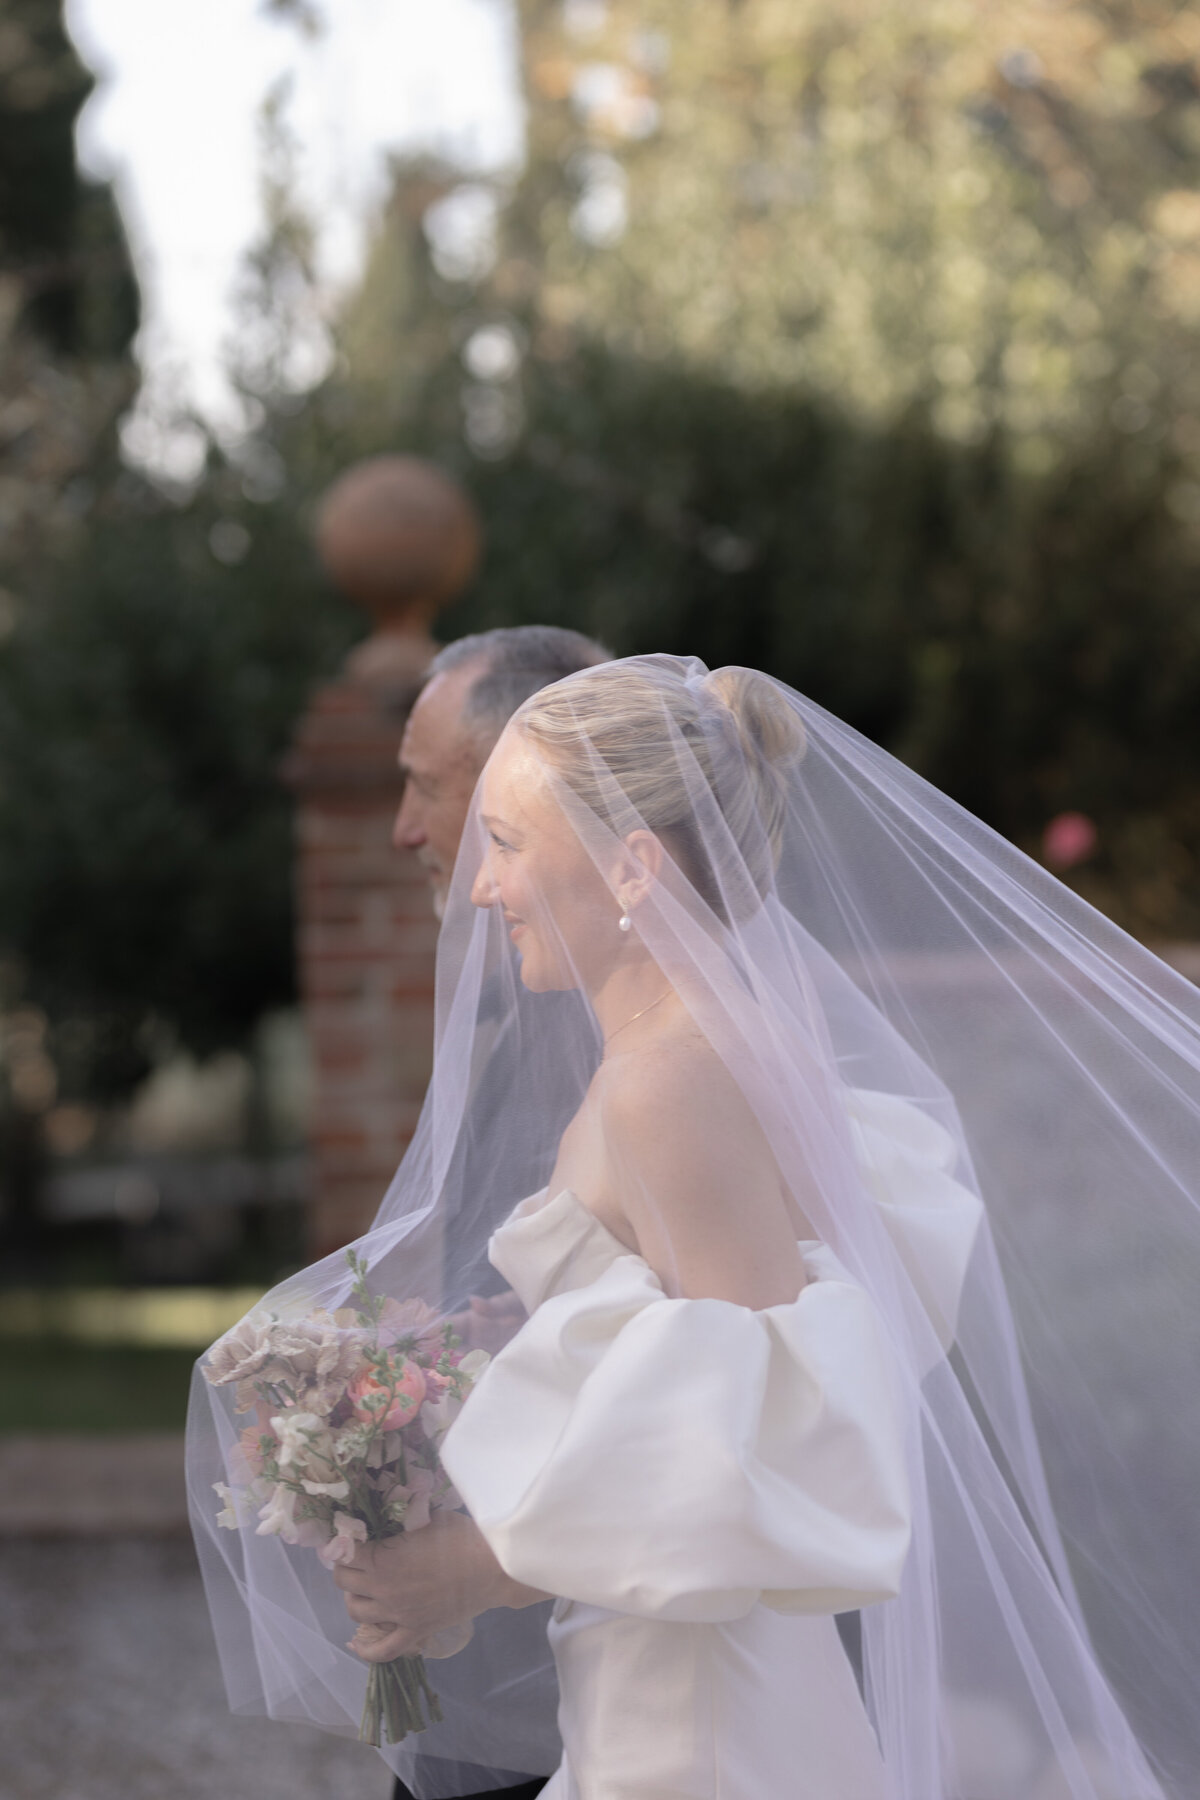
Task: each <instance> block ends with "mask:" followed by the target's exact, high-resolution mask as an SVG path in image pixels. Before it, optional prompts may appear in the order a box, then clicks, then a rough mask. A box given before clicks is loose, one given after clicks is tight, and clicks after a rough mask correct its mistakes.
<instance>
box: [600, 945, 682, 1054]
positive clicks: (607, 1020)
mask: <svg viewBox="0 0 1200 1800" xmlns="http://www.w3.org/2000/svg"><path fill="white" fill-rule="evenodd" d="M673 992H674V989H673V987H672V985H671V983H670V982H669V981H668V980H667V977H666V976H665V975H664V974H663V972H662V970H661V969H660V968H659V966H658V964H657V963H656V962H655V961H654V960H653V959H652V958H651V957H650V956H647V955H645V954H641V955H631V956H622V957H621V958H620V960H619V961H618V962H617V963H616V964H615V965H614V966H613V967H612V968H611V969H610V970H609V971H608V973H607V974H606V975H605V976H604V977H603V978H602V980H600V981H599V982H598V983H597V984H596V986H595V987H594V988H591V989H589V991H588V999H589V1000H590V1001H591V1004H592V1009H593V1011H594V1012H595V1014H596V1022H597V1024H598V1025H599V1027H600V1035H601V1036H602V1037H603V1039H604V1042H605V1045H607V1044H608V1043H609V1041H610V1040H611V1039H612V1038H613V1037H615V1036H616V1034H617V1032H618V1031H621V1030H623V1028H624V1027H625V1026H626V1025H630V1024H632V1023H633V1021H634V1020H635V1019H636V1018H637V1017H638V1016H639V1015H640V1014H641V1013H643V1012H649V1011H650V1009H651V1007H654V1008H655V1009H656V1010H658V1003H659V1002H660V1001H665V1000H666V999H667V996H668V995H670V994H672V993H673Z"/></svg>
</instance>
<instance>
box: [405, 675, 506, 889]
mask: <svg viewBox="0 0 1200 1800" xmlns="http://www.w3.org/2000/svg"><path fill="white" fill-rule="evenodd" d="M479 674H480V665H479V664H478V663H477V662H476V663H466V664H464V665H463V666H462V667H461V668H457V669H450V670H448V671H447V672H446V674H444V675H435V676H434V678H433V680H432V681H431V682H430V683H429V685H428V687H425V688H423V689H422V690H421V693H420V695H419V697H418V699H417V703H416V705H415V706H414V707H413V709H412V712H411V713H410V714H409V719H408V724H407V725H406V726H405V729H404V737H403V739H402V741H401V744H400V767H401V769H402V770H403V772H404V777H405V781H404V798H403V799H402V800H401V802H400V810H399V811H398V812H397V814H396V822H395V824H394V825H393V827H392V842H393V843H394V844H395V846H396V848H397V849H398V850H412V851H414V852H415V853H416V856H417V859H418V861H419V862H420V863H421V864H422V865H423V866H424V868H425V870H426V873H427V874H428V876H429V884H430V887H431V888H432V889H433V908H434V911H435V912H436V913H437V916H438V918H439V919H440V918H441V916H442V913H443V911H444V910H445V905H446V896H447V894H448V893H449V891H450V877H451V875H452V874H453V872H454V859H455V857H456V856H457V855H458V846H459V842H460V840H461V838H462V834H463V828H464V826H465V825H466V822H467V814H468V812H469V811H470V806H471V795H472V794H473V793H474V791H475V783H476V781H477V780H478V779H479V771H480V770H481V769H482V767H483V765H484V762H485V761H486V754H485V752H484V751H483V749H482V748H481V746H480V743H479V740H478V737H477V736H475V735H473V734H472V733H471V732H470V731H469V730H467V729H466V728H465V727H464V724H463V713H464V710H465V708H466V702H467V695H468V693H469V692H470V689H471V686H472V684H473V683H474V682H475V681H476V680H477V679H478V677H479Z"/></svg>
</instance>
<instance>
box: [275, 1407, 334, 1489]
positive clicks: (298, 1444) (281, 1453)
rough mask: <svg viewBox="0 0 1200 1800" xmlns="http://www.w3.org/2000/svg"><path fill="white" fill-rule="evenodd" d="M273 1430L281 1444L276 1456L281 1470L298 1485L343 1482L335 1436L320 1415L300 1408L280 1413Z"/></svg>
mask: <svg viewBox="0 0 1200 1800" xmlns="http://www.w3.org/2000/svg"><path fill="white" fill-rule="evenodd" d="M271 1429H272V1430H273V1431H274V1433H275V1436H276V1438H277V1439H278V1440H279V1443H278V1449H277V1450H276V1453H275V1455H276V1460H277V1462H278V1463H279V1467H280V1468H281V1469H286V1470H288V1471H290V1472H291V1473H292V1474H293V1475H294V1476H295V1478H296V1479H297V1480H298V1481H305V1480H307V1481H316V1482H327V1481H339V1482H340V1481H341V1480H342V1471H341V1469H340V1468H339V1467H338V1462H337V1455H336V1451H335V1449H334V1438H333V1433H332V1432H331V1431H330V1429H329V1426H328V1424H327V1422H326V1421H325V1420H324V1419H323V1418H321V1417H320V1416H319V1415H318V1414H317V1413H311V1412H302V1411H300V1409H299V1408H297V1409H295V1410H294V1411H292V1410H289V1411H288V1412H283V1413H279V1414H278V1415H277V1416H276V1417H275V1418H274V1419H272V1420H271Z"/></svg>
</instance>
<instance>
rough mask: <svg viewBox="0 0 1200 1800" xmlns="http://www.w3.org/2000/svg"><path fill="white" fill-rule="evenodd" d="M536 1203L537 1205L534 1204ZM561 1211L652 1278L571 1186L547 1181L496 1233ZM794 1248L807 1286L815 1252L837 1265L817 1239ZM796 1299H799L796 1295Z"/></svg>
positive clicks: (805, 1240)
mask: <svg viewBox="0 0 1200 1800" xmlns="http://www.w3.org/2000/svg"><path fill="white" fill-rule="evenodd" d="M535 1201H537V1202H539V1203H540V1204H538V1205H534V1202H535ZM564 1201H565V1202H566V1203H567V1205H566V1207H565V1208H564V1206H563V1202H564ZM526 1207H528V1208H529V1209H530V1210H529V1211H528V1212H526V1211H525V1210H524V1208H526ZM564 1210H567V1211H572V1212H574V1213H576V1214H577V1215H578V1216H579V1217H580V1218H582V1220H583V1221H584V1223H585V1224H586V1225H587V1226H588V1227H589V1228H590V1229H591V1230H592V1231H595V1232H598V1233H599V1234H600V1236H601V1237H603V1238H605V1239H606V1240H607V1242H608V1243H609V1244H611V1246H612V1248H613V1249H614V1251H615V1252H616V1254H617V1256H630V1257H632V1258H633V1260H634V1261H635V1262H639V1263H641V1264H642V1266H643V1268H645V1269H647V1270H649V1272H650V1274H651V1275H654V1270H653V1269H651V1268H650V1264H649V1263H648V1262H647V1261H646V1259H645V1257H644V1256H643V1255H642V1253H641V1251H640V1250H631V1249H630V1247H629V1245H628V1244H625V1243H622V1241H621V1239H620V1238H619V1237H617V1235H616V1233H615V1232H613V1231H610V1230H609V1228H608V1226H607V1225H606V1224H605V1223H604V1221H603V1219H599V1218H597V1216H596V1214H595V1213H594V1212H593V1211H592V1210H591V1208H590V1207H589V1206H585V1205H584V1203H583V1201H582V1200H581V1199H580V1198H579V1195H578V1194H577V1193H576V1192H575V1189H574V1188H572V1187H562V1188H559V1190H558V1192H557V1193H555V1194H551V1192H550V1184H549V1183H548V1182H547V1184H546V1186H545V1187H542V1188H537V1189H536V1190H535V1191H534V1192H533V1193H532V1194H527V1195H526V1196H525V1198H524V1199H523V1200H519V1201H518V1202H517V1204H516V1206H514V1208H513V1210H512V1212H511V1213H510V1214H509V1215H508V1218H507V1219H506V1220H505V1221H504V1224H503V1225H501V1226H500V1228H499V1233H502V1232H505V1231H507V1230H509V1228H510V1227H512V1228H513V1229H519V1228H521V1227H522V1226H534V1225H536V1224H537V1223H539V1222H542V1221H545V1222H546V1223H547V1224H549V1223H552V1222H553V1220H554V1218H556V1217H557V1216H559V1215H560V1214H561V1213H562V1212H563V1211H564ZM518 1215H520V1216H518ZM499 1233H497V1235H499ZM796 1246H797V1248H798V1249H799V1251H800V1253H801V1255H802V1256H803V1257H804V1258H805V1267H806V1269H809V1282H810V1283H811V1281H812V1279H813V1272H812V1271H811V1268H810V1265H809V1260H808V1259H809V1257H810V1256H811V1255H812V1254H813V1253H814V1252H816V1253H817V1254H818V1255H820V1256H823V1257H830V1258H831V1259H832V1260H834V1261H835V1262H836V1258H834V1257H833V1253H832V1251H831V1250H830V1249H829V1247H828V1245H827V1244H825V1243H823V1242H822V1240H821V1239H820V1238H797V1240H796ZM654 1278H655V1280H656V1281H657V1280H658V1279H659V1278H658V1276H657V1275H655V1276H654ZM816 1279H817V1280H821V1279H825V1280H828V1279H829V1276H828V1274H824V1273H823V1272H818V1273H817V1274H816ZM804 1291H805V1290H804V1289H801V1293H803V1292H804ZM797 1298H799V1295H798V1296H797ZM785 1304H788V1305H794V1304H795V1301H788V1302H786V1303H785ZM767 1310H770V1309H767Z"/></svg>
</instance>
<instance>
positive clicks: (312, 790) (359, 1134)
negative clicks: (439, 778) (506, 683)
mask: <svg viewBox="0 0 1200 1800" xmlns="http://www.w3.org/2000/svg"><path fill="white" fill-rule="evenodd" d="M478 541H479V540H478V527H477V524H476V521H475V517H474V514H473V512H472V511H471V508H470V505H469V503H468V502H467V500H466V498H465V496H464V495H463V494H462V493H461V492H460V491H459V489H458V488H457V487H455V486H454V485H453V484H452V483H451V482H450V481H449V480H448V479H447V478H446V477H445V476H444V475H442V474H441V473H440V471H438V470H436V469H434V468H432V467H431V466H430V465H429V464H426V463H421V462H418V461H417V460H416V459H413V458H407V457H379V458H374V459H372V460H371V461H369V462H366V463H361V464H358V465H356V466H355V467H354V468H353V469H351V470H350V471H349V472H348V473H347V474H346V475H344V476H342V477H341V479H340V480H339V481H338V482H336V483H335V484H334V486H333V487H332V488H331V489H330V490H329V493H328V494H327V496H326V498H325V500H324V502H323V503H322V506H321V509H320V512H319V515H318V525H317V546H318V550H319V552H320V554H321V557H322V560H323V561H324V563H325V565H326V567H327V569H328V571H329V573H330V575H331V576H332V578H333V579H334V581H335V582H336V583H337V584H338V585H339V586H340V587H342V588H343V589H344V590H345V591H346V592H347V593H348V594H350V595H351V596H352V597H353V598H354V599H357V600H358V601H360V603H362V604H363V605H365V606H366V607H367V608H368V610H369V611H370V612H371V614H372V617H373V619H374V624H375V629H374V632H373V634H372V635H371V636H370V637H369V638H367V639H366V641H365V642H364V643H362V644H360V645H359V646H358V648H357V649H356V650H354V651H353V652H352V653H351V655H350V656H349V657H348V658H347V661H346V664H345V667H344V669H343V671H342V674H341V675H340V677H339V678H338V679H337V680H336V681H333V682H331V683H329V685H328V686H326V687H324V688H322V689H321V690H319V692H318V693H317V694H316V695H315V697H314V699H313V701H312V703H311V705H310V707H309V709H308V712H307V714H306V715H305V717H304V718H303V720H302V721H301V723H300V726H299V729H298V731H297V734H296V738H295V741H294V744H293V748H292V751H291V754H290V756H289V758H288V761H287V764H286V765H285V771H284V773H285V777H286V779H287V780H288V782H289V784H290V785H291V787H292V788H293V790H294V791H295V794H296V801H297V804H296V839H297V866H296V897H297V916H298V943H297V954H298V959H299V974H300V991H301V996H302V1001H303V1006H304V1013H305V1020H306V1023H307V1027H308V1034H309V1040H310V1044H311V1048H312V1058H313V1076H314V1093H313V1118H312V1127H311V1130H312V1142H313V1151H314V1161H315V1171H316V1180H315V1191H314V1195H313V1200H312V1205H311V1213H310V1218H309V1232H308V1236H309V1247H310V1249H311V1252H312V1254H313V1255H314V1256H322V1255H325V1254H327V1253H328V1252H330V1251H331V1250H335V1249H337V1248H338V1247H339V1246H340V1245H342V1244H345V1243H348V1242H349V1241H350V1239H352V1238H354V1237H356V1236H357V1235H358V1234H359V1233H360V1232H361V1231H363V1230H365V1228H366V1227H367V1226H368V1225H369V1224H370V1222H371V1219H372V1217H373V1215H374V1213H375V1209H376V1207H377V1206H378V1205H379V1202H380V1199H381V1198H382V1196H383V1194H384V1192H385V1190H386V1188H387V1186H388V1183H389V1182H390V1180H391V1178H392V1176H393V1175H394V1173H395V1171H396V1165H397V1164H398V1162H399V1161H400V1158H401V1156H402V1155H403V1152H404V1150H405V1147H406V1146H407V1144H408V1141H409V1139H410V1138H411V1136H412V1133H413V1128H414V1127H415V1125H416V1122H417V1115H418V1113H419V1111H420V1108H421V1101H422V1099H423V1097H424V1093H425V1087H426V1083H427V1082H428V1079H429V1067H430V1058H431V1053H432V1043H433V975H434V952H435V947H436V943H437V925H436V921H435V919H434V916H433V909H432V906H431V904H430V898H429V887H428V882H427V880H426V878H425V875H424V873H423V871H422V870H421V868H420V866H419V865H418V863H417V862H416V859H415V858H414V857H412V856H411V855H409V854H407V853H405V852H401V851H397V850H395V849H394V848H393V847H392V842H391V832H392V823H393V820H394V818H395V815H396V808H397V806H398V804H399V800H400V792H401V784H400V777H399V772H398V769H397V766H396V752H397V750H398V749H399V745H400V738H401V735H402V733H403V730H404V723H405V720H406V719H407V717H408V712H409V709H410V707H411V706H412V703H413V700H414V698H415V696H416V694H417V692H418V689H419V686H420V680H421V676H422V674H423V672H424V670H425V668H426V666H427V665H428V662H429V659H430V657H431V656H432V655H433V653H434V644H433V640H432V638H431V637H430V634H429V626H430V624H431V622H432V619H433V616H434V613H435V612H436V610H437V607H438V606H439V605H440V604H442V603H443V602H444V601H445V600H446V599H448V598H449V597H450V596H451V595H452V594H453V593H455V592H456V591H457V590H458V589H459V588H461V587H462V586H463V585H464V584H465V582H466V580H467V579H468V578H469V576H470V574H471V573H472V571H473V569H474V566H475V561H476V558H477V554H478Z"/></svg>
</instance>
